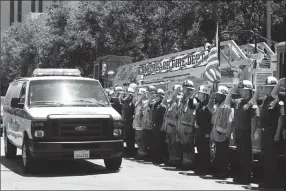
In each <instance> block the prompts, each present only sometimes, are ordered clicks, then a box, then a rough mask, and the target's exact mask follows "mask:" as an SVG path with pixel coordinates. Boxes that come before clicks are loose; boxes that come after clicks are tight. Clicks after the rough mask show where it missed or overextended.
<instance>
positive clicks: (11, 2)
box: [10, 0, 15, 26]
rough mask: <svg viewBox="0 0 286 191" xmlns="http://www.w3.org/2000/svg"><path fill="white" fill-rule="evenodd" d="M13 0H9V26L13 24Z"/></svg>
mask: <svg viewBox="0 0 286 191" xmlns="http://www.w3.org/2000/svg"><path fill="white" fill-rule="evenodd" d="M14 7H15V5H14V0H10V26H11V25H12V24H13V23H14Z"/></svg>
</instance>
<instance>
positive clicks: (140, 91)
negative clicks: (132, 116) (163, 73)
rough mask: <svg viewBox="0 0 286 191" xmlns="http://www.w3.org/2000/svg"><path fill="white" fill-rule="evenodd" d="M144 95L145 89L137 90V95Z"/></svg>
mask: <svg viewBox="0 0 286 191" xmlns="http://www.w3.org/2000/svg"><path fill="white" fill-rule="evenodd" d="M144 93H146V89H145V88H139V91H138V94H139V95H142V94H144Z"/></svg>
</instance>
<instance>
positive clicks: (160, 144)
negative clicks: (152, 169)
mask: <svg viewBox="0 0 286 191" xmlns="http://www.w3.org/2000/svg"><path fill="white" fill-rule="evenodd" d="M165 140H166V133H165V132H163V131H161V130H160V129H157V128H156V129H152V143H151V157H152V161H153V162H163V160H164V159H165V157H167V153H168V150H167V145H166V144H165Z"/></svg>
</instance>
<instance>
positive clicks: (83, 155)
mask: <svg viewBox="0 0 286 191" xmlns="http://www.w3.org/2000/svg"><path fill="white" fill-rule="evenodd" d="M73 156H74V158H75V159H88V158H89V150H82V151H74V153H73Z"/></svg>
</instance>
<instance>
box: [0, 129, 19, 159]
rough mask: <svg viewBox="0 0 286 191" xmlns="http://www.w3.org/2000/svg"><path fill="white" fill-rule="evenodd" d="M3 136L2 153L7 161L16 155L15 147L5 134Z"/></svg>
mask: <svg viewBox="0 0 286 191" xmlns="http://www.w3.org/2000/svg"><path fill="white" fill-rule="evenodd" d="M3 134H4V152H5V157H6V158H7V159H13V158H15V157H16V155H17V147H16V146H15V145H13V144H12V143H11V142H10V140H9V139H8V137H7V134H6V132H5V133H3Z"/></svg>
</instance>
